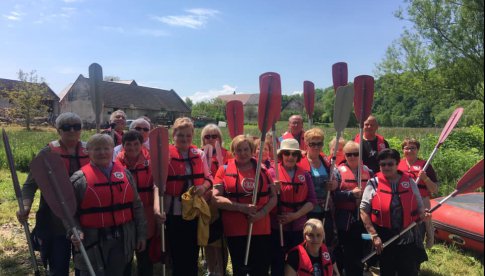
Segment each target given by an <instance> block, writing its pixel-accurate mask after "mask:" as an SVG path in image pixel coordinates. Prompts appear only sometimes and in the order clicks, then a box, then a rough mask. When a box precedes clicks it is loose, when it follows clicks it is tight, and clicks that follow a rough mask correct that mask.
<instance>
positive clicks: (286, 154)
mask: <svg viewBox="0 0 485 276" xmlns="http://www.w3.org/2000/svg"><path fill="white" fill-rule="evenodd" d="M281 154H283V155H284V156H290V155H293V157H298V156H300V152H299V151H283V152H282V153H281Z"/></svg>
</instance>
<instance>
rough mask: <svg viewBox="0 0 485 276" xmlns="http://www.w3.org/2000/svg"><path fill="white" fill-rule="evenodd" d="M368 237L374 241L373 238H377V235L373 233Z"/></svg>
mask: <svg viewBox="0 0 485 276" xmlns="http://www.w3.org/2000/svg"><path fill="white" fill-rule="evenodd" d="M370 237H371V238H372V239H374V238H377V237H379V234H377V233H375V234H370Z"/></svg>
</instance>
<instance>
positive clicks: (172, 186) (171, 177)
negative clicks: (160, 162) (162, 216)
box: [165, 145, 205, 197]
mask: <svg viewBox="0 0 485 276" xmlns="http://www.w3.org/2000/svg"><path fill="white" fill-rule="evenodd" d="M169 154H170V163H169V168H168V177H167V186H166V190H165V194H167V195H171V196H177V197H178V196H181V195H182V194H183V193H184V192H186V191H187V190H188V189H189V188H190V187H189V186H188V181H189V180H192V184H193V185H194V186H199V185H202V184H203V183H204V180H205V175H204V164H203V163H202V158H201V156H200V153H199V151H198V150H197V148H196V147H195V146H193V145H192V146H190V147H189V156H188V158H187V159H185V158H184V157H183V156H182V154H180V152H179V151H178V149H177V148H176V147H175V146H174V145H170V146H169ZM186 161H189V163H190V166H191V168H192V174H190V175H186V170H185V165H186Z"/></svg>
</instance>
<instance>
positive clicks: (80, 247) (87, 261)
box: [72, 227, 96, 276]
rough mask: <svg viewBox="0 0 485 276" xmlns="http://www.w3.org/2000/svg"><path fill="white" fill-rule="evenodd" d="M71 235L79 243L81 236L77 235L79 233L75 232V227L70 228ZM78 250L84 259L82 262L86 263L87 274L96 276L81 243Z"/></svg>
mask: <svg viewBox="0 0 485 276" xmlns="http://www.w3.org/2000/svg"><path fill="white" fill-rule="evenodd" d="M72 233H73V234H74V236H75V237H76V239H77V240H78V241H81V236H80V235H79V232H78V231H77V229H76V227H72ZM79 250H81V254H82V256H83V258H84V261H85V262H86V266H87V267H88V271H89V274H90V275H91V276H96V274H95V273H94V270H93V266H92V265H91V262H90V261H89V257H88V253H86V249H85V248H84V245H83V243H82V242H81V243H80V244H79Z"/></svg>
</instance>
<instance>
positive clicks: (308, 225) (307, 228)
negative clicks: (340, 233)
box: [303, 218, 325, 240]
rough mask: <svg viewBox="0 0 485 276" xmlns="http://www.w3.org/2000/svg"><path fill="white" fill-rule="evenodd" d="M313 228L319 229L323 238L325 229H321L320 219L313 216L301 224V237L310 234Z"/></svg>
mask: <svg viewBox="0 0 485 276" xmlns="http://www.w3.org/2000/svg"><path fill="white" fill-rule="evenodd" d="M313 229H317V230H321V231H322V233H323V239H324V240H325V231H324V230H323V224H322V221H321V220H319V219H314V218H311V219H309V220H307V221H306V222H305V224H304V225H303V239H304V238H305V235H308V234H310V233H311V232H312V231H313Z"/></svg>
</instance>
